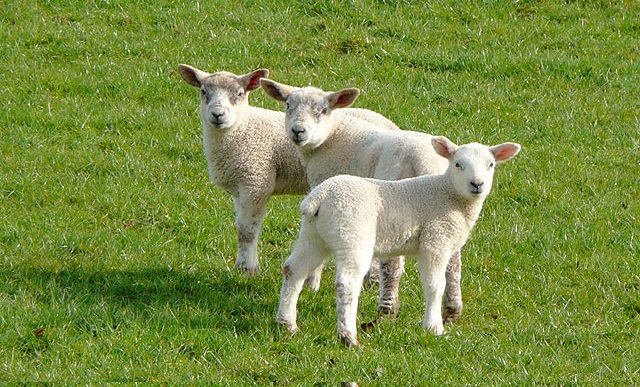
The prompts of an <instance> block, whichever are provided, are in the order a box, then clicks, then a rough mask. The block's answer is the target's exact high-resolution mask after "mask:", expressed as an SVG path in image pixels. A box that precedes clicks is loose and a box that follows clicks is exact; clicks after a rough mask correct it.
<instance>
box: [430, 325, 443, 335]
mask: <svg viewBox="0 0 640 387" xmlns="http://www.w3.org/2000/svg"><path fill="white" fill-rule="evenodd" d="M425 329H429V332H431V333H433V334H434V335H436V336H442V335H444V334H445V331H444V326H442V324H436V325H431V326H429V327H427V328H425Z"/></svg>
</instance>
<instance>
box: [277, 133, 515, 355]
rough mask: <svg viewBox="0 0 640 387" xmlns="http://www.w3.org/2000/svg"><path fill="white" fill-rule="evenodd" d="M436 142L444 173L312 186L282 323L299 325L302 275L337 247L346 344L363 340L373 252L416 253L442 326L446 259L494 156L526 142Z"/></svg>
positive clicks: (473, 216)
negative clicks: (363, 301)
mask: <svg viewBox="0 0 640 387" xmlns="http://www.w3.org/2000/svg"><path fill="white" fill-rule="evenodd" d="M431 143H432V144H433V147H434V149H435V150H436V151H437V152H438V154H440V155H442V156H443V157H445V158H447V159H449V166H448V168H447V170H446V172H445V173H444V174H442V175H435V176H420V177H415V178H410V179H404V180H400V181H384V180H377V179H366V178H361V177H355V176H347V175H342V176H336V177H333V178H330V179H328V180H327V181H325V182H324V183H322V184H320V185H318V186H317V187H315V188H313V189H312V191H311V192H310V193H309V195H307V197H306V198H305V199H304V200H303V201H302V203H301V205H300V208H301V211H302V214H303V217H302V224H301V228H300V233H299V235H298V240H297V241H296V243H295V245H294V248H293V251H292V253H291V255H290V256H289V258H288V259H287V261H286V262H285V265H284V269H283V284H282V289H281V293H280V294H281V296H280V305H279V308H278V315H277V319H278V321H279V322H280V323H282V324H284V325H286V326H287V327H288V328H289V329H290V330H291V331H296V330H297V329H298V327H297V323H296V314H297V313H296V303H297V297H298V294H299V292H300V289H301V287H302V285H301V280H300V278H302V280H304V278H306V273H307V272H308V271H309V270H315V268H316V266H317V265H321V264H322V263H323V262H324V261H325V260H326V259H327V258H328V257H329V256H330V255H333V256H334V257H335V260H336V297H337V303H336V305H337V314H338V333H339V335H340V337H341V338H342V339H343V341H344V342H345V343H347V344H348V345H357V343H358V342H357V338H356V313H357V305H358V295H359V292H360V284H361V282H362V279H363V277H364V274H365V272H366V268H367V267H368V264H369V262H370V260H371V255H372V254H375V255H376V256H379V257H392V256H396V255H410V256H413V257H415V258H416V260H417V263H418V268H419V271H420V280H421V282H422V286H423V290H424V296H425V314H424V320H423V328H425V329H428V330H430V331H431V332H433V333H435V334H437V335H440V334H443V333H444V326H443V321H442V310H441V308H442V306H441V304H442V296H443V293H444V291H445V282H446V280H445V273H446V268H447V264H448V262H449V260H450V258H451V256H452V254H453V253H455V252H457V251H459V250H460V249H461V248H462V246H463V245H464V244H465V242H466V241H467V238H468V236H469V233H470V232H471V230H472V228H473V226H474V225H475V222H476V220H477V219H478V216H479V214H480V210H481V209H482V204H483V202H484V200H485V198H486V197H487V195H488V194H489V192H490V190H491V185H492V182H493V173H494V167H495V164H496V163H497V162H502V161H506V160H509V159H510V158H512V157H513V156H515V155H516V154H517V153H518V151H519V150H520V145H518V144H515V143H504V144H501V145H496V146H493V147H487V146H484V145H481V144H477V143H472V144H467V145H464V146H461V147H458V146H456V145H455V144H453V143H452V142H451V141H449V140H448V139H446V138H445V137H434V138H433V139H432V141H431Z"/></svg>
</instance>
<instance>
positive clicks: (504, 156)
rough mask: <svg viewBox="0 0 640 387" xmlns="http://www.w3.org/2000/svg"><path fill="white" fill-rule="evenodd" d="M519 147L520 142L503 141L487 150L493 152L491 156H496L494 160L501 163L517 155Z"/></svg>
mask: <svg viewBox="0 0 640 387" xmlns="http://www.w3.org/2000/svg"><path fill="white" fill-rule="evenodd" d="M520 148H521V146H520V144H516V143H515V142H505V143H503V144H500V145H495V146H492V147H489V151H490V152H491V153H493V157H495V158H496V161H497V162H499V163H501V162H503V161H507V160H509V159H511V158H512V157H513V156H515V155H517V154H518V152H520Z"/></svg>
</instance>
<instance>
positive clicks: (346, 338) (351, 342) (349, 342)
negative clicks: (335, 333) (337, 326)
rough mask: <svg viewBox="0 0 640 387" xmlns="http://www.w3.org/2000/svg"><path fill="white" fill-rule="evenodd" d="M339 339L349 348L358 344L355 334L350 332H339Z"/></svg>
mask: <svg viewBox="0 0 640 387" xmlns="http://www.w3.org/2000/svg"><path fill="white" fill-rule="evenodd" d="M340 340H341V341H342V344H344V345H346V346H347V347H349V348H352V347H357V346H358V339H356V335H354V334H352V333H348V332H343V333H340Z"/></svg>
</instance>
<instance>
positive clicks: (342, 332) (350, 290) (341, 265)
mask: <svg viewBox="0 0 640 387" xmlns="http://www.w3.org/2000/svg"><path fill="white" fill-rule="evenodd" d="M372 254H373V248H371V249H367V250H366V251H362V250H359V251H344V252H336V254H335V255H336V282H335V286H336V311H337V315H338V327H337V330H338V335H339V336H340V338H341V339H342V342H343V343H345V344H346V345H347V346H349V347H352V346H356V345H358V339H357V327H356V326H357V324H356V320H357V319H356V318H357V314H358V298H359V297H360V290H361V288H362V280H363V279H364V276H365V274H366V273H367V270H369V266H370V264H371V257H372Z"/></svg>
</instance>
